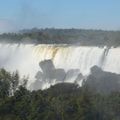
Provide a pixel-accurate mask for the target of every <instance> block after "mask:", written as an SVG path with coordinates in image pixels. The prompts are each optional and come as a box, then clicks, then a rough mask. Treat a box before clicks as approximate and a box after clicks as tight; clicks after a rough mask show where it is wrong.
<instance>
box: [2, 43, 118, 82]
mask: <svg viewBox="0 0 120 120" xmlns="http://www.w3.org/2000/svg"><path fill="white" fill-rule="evenodd" d="M119 51H120V48H109V49H107V48H100V47H89V46H72V45H71V46H70V45H69V46H68V45H44V44H43V45H41V44H40V45H33V44H27V45H24V44H0V67H1V68H2V67H3V68H5V69H7V70H10V71H15V70H18V71H19V72H20V75H29V77H30V83H31V82H33V81H34V79H35V75H36V73H37V72H38V71H41V68H40V66H39V63H40V62H41V61H44V60H48V59H49V60H51V61H52V62H53V65H54V67H55V68H56V69H64V71H65V72H67V71H69V70H79V71H80V73H82V74H83V75H86V74H88V73H89V72H90V68H91V67H92V66H94V65H97V66H99V67H101V68H102V69H103V70H105V71H110V72H113V73H120V53H119ZM74 74H75V73H74ZM67 77H69V76H67ZM69 78H70V77H69Z"/></svg>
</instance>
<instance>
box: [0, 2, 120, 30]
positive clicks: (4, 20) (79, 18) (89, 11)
mask: <svg viewBox="0 0 120 120" xmlns="http://www.w3.org/2000/svg"><path fill="white" fill-rule="evenodd" d="M33 27H38V28H46V27H54V28H85V29H104V30H120V0H0V32H4V31H14V30H19V29H23V28H33Z"/></svg>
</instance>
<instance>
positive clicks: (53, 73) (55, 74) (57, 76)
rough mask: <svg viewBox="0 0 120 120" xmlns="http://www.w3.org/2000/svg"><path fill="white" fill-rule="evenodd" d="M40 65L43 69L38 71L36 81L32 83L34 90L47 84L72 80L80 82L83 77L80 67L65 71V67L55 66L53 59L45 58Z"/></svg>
mask: <svg viewBox="0 0 120 120" xmlns="http://www.w3.org/2000/svg"><path fill="white" fill-rule="evenodd" d="M39 66H40V68H41V71H38V72H37V74H36V76H35V78H36V81H35V82H34V83H33V84H32V86H33V89H34V90H37V89H41V88H42V87H43V86H44V85H45V84H49V85H51V84H54V83H59V82H66V81H67V82H69V81H70V80H73V81H74V82H78V81H79V80H81V78H82V77H83V76H82V74H81V73H80V72H79V69H70V70H68V71H67V72H65V70H64V69H60V68H58V69H57V68H55V66H54V64H53V62H52V60H44V61H42V62H40V63H39Z"/></svg>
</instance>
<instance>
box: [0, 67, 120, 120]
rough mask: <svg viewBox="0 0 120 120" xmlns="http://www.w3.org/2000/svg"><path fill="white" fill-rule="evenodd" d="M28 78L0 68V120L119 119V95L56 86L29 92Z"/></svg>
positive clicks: (84, 88) (67, 86) (74, 85)
mask: <svg viewBox="0 0 120 120" xmlns="http://www.w3.org/2000/svg"><path fill="white" fill-rule="evenodd" d="M27 80H28V78H26V77H24V78H20V76H19V73H18V72H17V71H16V72H13V73H11V72H8V71H6V70H5V69H0V120H120V114H119V113H120V92H118V91H116V92H111V93H109V94H102V93H99V92H96V91H94V90H92V91H91V89H90V88H89V86H87V85H83V86H81V87H79V86H78V85H77V84H72V83H59V84H56V85H54V86H51V87H50V88H48V89H45V90H37V91H30V90H28V89H27V88H26V85H27Z"/></svg>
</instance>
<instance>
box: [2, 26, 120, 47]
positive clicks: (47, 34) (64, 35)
mask: <svg viewBox="0 0 120 120" xmlns="http://www.w3.org/2000/svg"><path fill="white" fill-rule="evenodd" d="M5 41H6V42H7V43H18V44H19V43H33V44H72V45H83V46H101V47H102V46H108V47H111V46H114V47H118V46H120V31H102V30H83V29H52V28H51V29H37V28H34V29H31V30H22V31H20V32H19V33H4V34H1V35H0V42H5Z"/></svg>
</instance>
